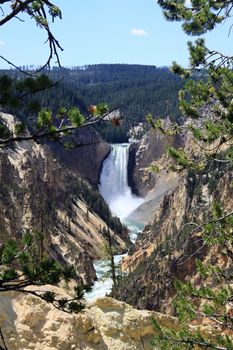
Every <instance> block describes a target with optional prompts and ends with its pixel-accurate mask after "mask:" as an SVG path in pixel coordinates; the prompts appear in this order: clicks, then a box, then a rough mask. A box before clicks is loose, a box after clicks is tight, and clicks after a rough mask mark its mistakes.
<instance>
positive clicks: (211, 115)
mask: <svg viewBox="0 0 233 350" xmlns="http://www.w3.org/2000/svg"><path fill="white" fill-rule="evenodd" d="M158 3H159V4H160V5H161V7H162V8H163V10H164V14H165V17H166V18H167V19H168V20H172V21H173V20H176V21H182V22H183V29H184V31H185V32H186V33H188V34H190V35H201V34H203V33H205V32H207V31H209V30H212V29H214V28H215V26H216V25H217V24H218V23H221V22H223V21H224V20H226V19H227V18H228V17H230V16H231V11H232V6H233V2H232V1H211V0H210V1H208V0H197V1H196V0H192V1H190V2H187V1H177V2H173V1H158ZM188 47H189V52H190V66H191V68H190V69H184V68H182V67H181V66H179V65H178V64H177V63H174V64H173V71H174V72H175V73H178V74H180V75H181V76H183V77H184V78H185V79H187V84H186V86H185V89H183V90H181V91H180V93H179V100H180V108H181V111H182V112H183V114H184V115H185V116H186V117H189V118H194V119H195V122H193V123H192V122H190V123H189V125H188V128H189V130H191V132H192V133H193V137H194V142H195V143H196V145H197V146H198V147H199V150H200V152H199V156H198V157H193V156H191V155H190V154H189V155H187V154H186V153H184V152H183V151H182V150H178V151H177V150H174V149H170V150H169V153H170V155H171V156H172V157H173V158H174V159H175V160H176V161H177V166H176V170H178V171H181V170H183V169H185V168H192V169H194V170H197V169H198V170H200V169H203V168H204V167H206V166H207V164H210V163H211V164H217V163H222V164H223V165H224V164H225V165H227V164H232V161H233V152H232V147H231V144H232V139H233V109H232V98H233V75H232V63H233V60H232V57H228V56H226V55H224V54H222V53H219V52H218V51H215V50H210V49H208V48H207V47H206V46H205V42H204V40H203V39H202V38H200V39H197V40H196V42H195V43H192V42H189V43H188ZM197 69H198V70H200V72H201V76H199V78H200V77H201V78H200V79H198V80H197V79H195V77H196V73H197ZM203 118H204V122H203ZM149 119H150V121H151V123H152V126H153V127H154V128H155V129H158V128H160V129H161V125H160V124H159V122H154V121H153V120H152V118H151V117H149ZM186 127H187V125H186ZM180 131H181V129H180V128H179V127H178V126H174V127H173V129H172V130H170V131H169V132H170V133H171V132H172V133H175V132H180ZM162 132H165V133H166V130H163V129H162ZM229 186H232V184H229ZM187 225H188V224H187ZM191 225H194V229H192V230H191V233H190V235H189V237H188V239H189V238H191V236H192V235H193V234H195V233H198V235H199V236H200V239H202V240H203V242H204V243H203V244H204V245H206V246H208V249H209V256H210V258H209V260H206V261H198V260H196V266H197V274H198V275H197V276H198V279H197V280H196V282H195V281H193V282H192V283H191V282H187V283H182V282H180V281H176V289H177V295H176V297H175V299H174V302H173V304H174V311H175V315H177V316H178V319H179V325H178V328H177V329H176V330H171V329H168V328H166V327H161V326H160V325H159V323H158V322H157V321H156V320H153V322H154V326H155V328H156V329H157V331H158V334H159V335H158V336H157V337H156V339H155V341H154V344H157V345H158V344H159V347H160V348H161V349H171V348H172V349H177V350H178V349H179V350H180V349H218V350H229V349H233V340H232V334H233V313H232V301H233V289H232V282H233V275H232V263H233V261H232V260H233V250H232V239H233V212H232V211H230V212H229V211H227V210H226V209H225V208H222V207H221V203H214V204H213V208H212V215H211V217H210V218H209V220H208V221H207V222H204V223H199V224H198V223H191ZM183 248H184V249H185V244H184V247H183ZM194 255H195V254H194ZM189 258H190V257H189ZM198 325H199V326H198Z"/></svg>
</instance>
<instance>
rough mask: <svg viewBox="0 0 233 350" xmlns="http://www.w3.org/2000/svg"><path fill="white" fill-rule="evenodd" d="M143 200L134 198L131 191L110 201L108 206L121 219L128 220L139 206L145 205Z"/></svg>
mask: <svg viewBox="0 0 233 350" xmlns="http://www.w3.org/2000/svg"><path fill="white" fill-rule="evenodd" d="M143 202H144V201H143V199H142V198H139V197H136V196H133V195H132V193H131V191H128V192H126V193H123V194H119V195H116V197H115V198H114V199H110V201H109V203H108V205H109V208H110V210H111V212H112V213H113V214H115V215H116V216H118V217H119V218H120V219H124V218H127V216H128V215H129V214H130V213H132V211H134V210H135V209H136V208H137V207H139V205H141V204H142V203H143Z"/></svg>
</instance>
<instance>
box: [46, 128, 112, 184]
mask: <svg viewBox="0 0 233 350" xmlns="http://www.w3.org/2000/svg"><path fill="white" fill-rule="evenodd" d="M74 140H75V142H76V143H77V144H78V145H80V144H81V145H82V144H83V145H86V146H84V147H78V148H77V149H74V150H66V149H65V148H64V147H62V146H61V145H59V144H55V143H54V144H51V145H50V148H51V149H52V150H53V152H54V154H55V155H56V157H58V159H59V161H60V162H61V163H62V164H63V165H64V166H65V167H67V168H68V169H70V170H71V171H72V172H75V173H76V174H78V176H80V177H81V178H82V179H85V180H87V181H88V182H89V183H90V184H92V185H93V186H95V187H97V186H98V182H99V176H100V172H101V168H102V163H103V160H104V159H105V158H106V157H107V155H108V154H109V152H110V149H111V147H110V145H109V144H108V143H107V142H105V141H103V140H102V139H101V138H100V136H99V135H98V133H97V132H96V131H95V130H94V129H93V128H90V127H89V128H84V129H80V130H77V132H76V134H75V136H74Z"/></svg>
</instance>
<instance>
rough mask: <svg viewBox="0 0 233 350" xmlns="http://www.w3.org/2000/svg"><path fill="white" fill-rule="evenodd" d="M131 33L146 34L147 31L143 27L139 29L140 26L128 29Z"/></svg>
mask: <svg viewBox="0 0 233 350" xmlns="http://www.w3.org/2000/svg"><path fill="white" fill-rule="evenodd" d="M130 34H131V35H136V36H147V35H148V33H147V32H146V31H145V29H141V28H133V29H132V30H131V31H130Z"/></svg>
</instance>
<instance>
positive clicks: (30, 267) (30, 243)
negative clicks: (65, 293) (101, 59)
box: [0, 232, 88, 313]
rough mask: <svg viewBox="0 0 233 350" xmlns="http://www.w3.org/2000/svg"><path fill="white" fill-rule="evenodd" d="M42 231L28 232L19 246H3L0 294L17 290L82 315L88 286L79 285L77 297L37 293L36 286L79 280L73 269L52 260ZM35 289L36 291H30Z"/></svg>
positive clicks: (10, 242) (13, 242)
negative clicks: (83, 300) (48, 254)
mask: <svg viewBox="0 0 233 350" xmlns="http://www.w3.org/2000/svg"><path fill="white" fill-rule="evenodd" d="M43 239H44V238H43V235H42V234H41V233H40V232H33V233H30V232H25V233H24V234H23V238H22V240H21V242H20V244H19V243H17V242H16V240H13V239H12V240H9V241H7V242H5V243H3V244H2V246H1V247H0V292H6V291H17V292H20V293H29V294H33V295H35V296H37V297H39V298H41V299H43V300H45V301H47V302H49V303H52V304H53V305H54V306H55V307H56V308H58V309H61V310H63V311H65V312H69V313H70V312H80V311H81V310H83V308H84V305H83V304H82V302H81V301H80V299H82V297H83V294H84V291H85V290H87V289H88V288H87V287H83V286H81V285H80V286H75V288H74V297H73V298H64V297H59V296H58V295H56V293H54V292H51V291H49V289H48V291H40V290H36V288H35V286H43V285H46V284H51V285H58V283H60V282H61V281H64V282H66V283H68V282H69V281H70V279H74V278H75V277H76V273H75V270H74V268H73V266H65V267H62V266H61V265H59V264H58V263H57V262H56V261H55V260H53V259H52V258H50V257H48V256H47V254H46V252H45V249H44V243H43ZM29 287H33V288H29Z"/></svg>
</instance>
